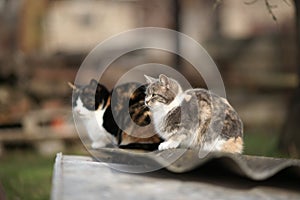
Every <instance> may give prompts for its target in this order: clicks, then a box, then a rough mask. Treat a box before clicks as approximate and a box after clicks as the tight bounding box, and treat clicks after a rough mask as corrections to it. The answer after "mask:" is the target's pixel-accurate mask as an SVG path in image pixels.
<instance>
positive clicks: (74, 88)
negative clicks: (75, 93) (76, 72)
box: [68, 82, 77, 90]
mask: <svg viewBox="0 0 300 200" xmlns="http://www.w3.org/2000/svg"><path fill="white" fill-rule="evenodd" d="M68 85H69V86H70V88H72V89H73V90H76V89H77V87H76V85H74V84H73V83H71V82H68Z"/></svg>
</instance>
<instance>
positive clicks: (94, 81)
mask: <svg viewBox="0 0 300 200" xmlns="http://www.w3.org/2000/svg"><path fill="white" fill-rule="evenodd" d="M90 86H92V87H94V88H97V86H98V81H96V80H95V79H92V80H91V81H90Z"/></svg>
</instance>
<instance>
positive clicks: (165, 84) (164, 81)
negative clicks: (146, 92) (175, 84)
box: [159, 74, 169, 86]
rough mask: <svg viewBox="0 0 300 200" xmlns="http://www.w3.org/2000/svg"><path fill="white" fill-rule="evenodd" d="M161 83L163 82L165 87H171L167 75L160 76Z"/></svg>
mask: <svg viewBox="0 0 300 200" xmlns="http://www.w3.org/2000/svg"><path fill="white" fill-rule="evenodd" d="M159 82H161V83H162V85H164V86H168V85H169V78H168V77H167V76H166V75H164V74H161V75H159Z"/></svg>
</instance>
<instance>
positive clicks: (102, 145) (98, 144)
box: [91, 141, 106, 149]
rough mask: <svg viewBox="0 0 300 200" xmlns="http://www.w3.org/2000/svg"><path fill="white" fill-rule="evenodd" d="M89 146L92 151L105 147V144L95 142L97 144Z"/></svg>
mask: <svg viewBox="0 0 300 200" xmlns="http://www.w3.org/2000/svg"><path fill="white" fill-rule="evenodd" d="M91 146H92V148H93V149H99V148H103V147H106V143H105V142H102V141H97V142H93V143H92V145H91Z"/></svg>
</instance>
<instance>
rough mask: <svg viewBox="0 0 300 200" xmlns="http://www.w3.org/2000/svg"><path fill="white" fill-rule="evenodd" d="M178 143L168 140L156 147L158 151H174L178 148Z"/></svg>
mask: <svg viewBox="0 0 300 200" xmlns="http://www.w3.org/2000/svg"><path fill="white" fill-rule="evenodd" d="M179 144H180V142H177V141H172V140H168V141H165V142H163V143H161V144H160V145H159V146H158V150H160V151H161V150H166V149H175V148H177V147H179Z"/></svg>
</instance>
